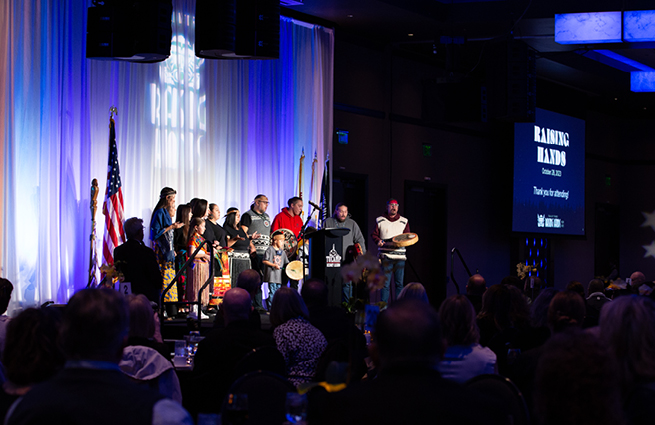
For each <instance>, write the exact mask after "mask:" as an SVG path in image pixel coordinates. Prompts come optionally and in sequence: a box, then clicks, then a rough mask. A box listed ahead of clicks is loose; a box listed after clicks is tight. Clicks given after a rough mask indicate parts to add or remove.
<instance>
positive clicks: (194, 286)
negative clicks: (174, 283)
mask: <svg viewBox="0 0 655 425" xmlns="http://www.w3.org/2000/svg"><path fill="white" fill-rule="evenodd" d="M190 228H191V230H190V231H189V241H188V242H187V255H188V256H191V254H193V253H194V252H195V251H196V249H198V247H199V246H200V244H201V243H203V242H204V241H205V238H203V237H202V235H203V234H204V233H205V220H203V219H202V218H199V217H194V218H193V219H191V223H190ZM205 246H206V245H203V247H202V248H201V249H200V251H198V254H196V256H195V258H194V259H193V266H190V268H189V270H187V285H186V290H187V292H186V296H187V300H189V301H190V302H197V301H198V291H199V290H200V288H201V287H202V285H204V284H205V282H206V281H207V279H209V260H210V258H209V253H208V252H207V250H206V249H205ZM210 288H211V287H210V286H209V287H207V288H206V289H205V290H204V291H203V293H202V295H201V301H202V305H203V306H207V305H208V304H209V289H210ZM200 314H201V312H200V311H198V316H200Z"/></svg>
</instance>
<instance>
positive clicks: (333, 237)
mask: <svg viewBox="0 0 655 425" xmlns="http://www.w3.org/2000/svg"><path fill="white" fill-rule="evenodd" d="M349 232H350V229H347V228H343V227H339V228H336V227H335V228H327V229H321V230H318V231H316V232H312V233H310V234H308V235H305V237H306V238H307V239H309V276H310V277H312V278H316V279H321V280H322V281H323V282H325V284H326V285H327V288H328V305H329V306H331V307H340V306H341V285H342V283H343V278H342V277H341V262H342V261H343V258H344V255H345V253H344V252H343V237H344V236H345V235H347V234H348V233H349Z"/></svg>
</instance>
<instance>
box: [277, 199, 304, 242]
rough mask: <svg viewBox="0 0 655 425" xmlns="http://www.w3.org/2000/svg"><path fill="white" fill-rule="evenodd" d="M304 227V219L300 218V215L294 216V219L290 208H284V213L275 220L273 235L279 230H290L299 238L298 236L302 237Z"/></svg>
mask: <svg viewBox="0 0 655 425" xmlns="http://www.w3.org/2000/svg"><path fill="white" fill-rule="evenodd" d="M302 225H303V222H302V218H300V216H299V215H294V216H293V217H292V216H291V214H289V208H287V207H284V208H282V211H281V212H280V213H279V214H278V215H276V216H275V218H274V219H273V225H272V226H271V233H273V232H274V231H276V230H278V229H289V230H291V231H292V232H293V234H294V236H295V237H296V238H297V237H298V235H300V229H302Z"/></svg>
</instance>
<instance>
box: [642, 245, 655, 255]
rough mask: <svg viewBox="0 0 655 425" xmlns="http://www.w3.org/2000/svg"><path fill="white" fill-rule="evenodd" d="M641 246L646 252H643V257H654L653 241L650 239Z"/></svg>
mask: <svg viewBox="0 0 655 425" xmlns="http://www.w3.org/2000/svg"><path fill="white" fill-rule="evenodd" d="M642 247H643V248H644V249H645V250H646V253H645V254H644V258H648V257H653V258H655V241H652V242H651V243H650V245H642Z"/></svg>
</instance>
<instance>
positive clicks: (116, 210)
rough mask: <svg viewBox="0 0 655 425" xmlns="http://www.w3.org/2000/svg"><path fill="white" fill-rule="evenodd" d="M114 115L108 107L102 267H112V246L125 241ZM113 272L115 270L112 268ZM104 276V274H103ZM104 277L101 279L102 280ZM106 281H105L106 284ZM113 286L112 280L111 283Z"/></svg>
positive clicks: (115, 112)
mask: <svg viewBox="0 0 655 425" xmlns="http://www.w3.org/2000/svg"><path fill="white" fill-rule="evenodd" d="M114 115H118V109H117V108H116V107H115V106H112V107H111V108H109V160H108V163H107V164H108V165H107V187H106V189H105V201H104V203H103V205H102V214H103V215H104V216H105V233H104V237H103V243H102V258H103V263H104V265H103V267H101V270H103V269H113V265H114V248H116V247H117V246H118V245H119V243H122V242H125V231H124V230H123V191H122V189H121V187H122V184H121V176H120V167H119V165H118V148H117V145H116V127H115V122H114ZM113 272H115V270H113ZM105 278H106V276H105ZM104 280H105V279H103V281H104ZM106 283H107V282H105V284H106ZM111 286H113V282H112V285H111Z"/></svg>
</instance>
